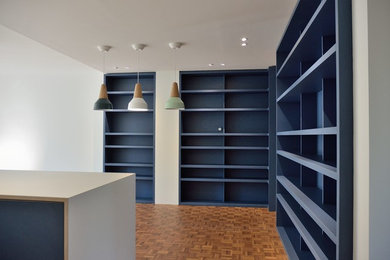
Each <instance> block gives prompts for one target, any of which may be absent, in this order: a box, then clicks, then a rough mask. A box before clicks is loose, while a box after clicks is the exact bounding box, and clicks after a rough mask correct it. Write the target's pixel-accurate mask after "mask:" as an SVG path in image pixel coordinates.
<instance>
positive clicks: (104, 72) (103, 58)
mask: <svg viewBox="0 0 390 260" xmlns="http://www.w3.org/2000/svg"><path fill="white" fill-rule="evenodd" d="M102 60H103V82H104V75H105V74H106V51H103V56H102Z"/></svg>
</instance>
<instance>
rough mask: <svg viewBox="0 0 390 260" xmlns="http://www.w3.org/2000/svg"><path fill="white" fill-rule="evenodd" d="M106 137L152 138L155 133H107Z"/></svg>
mask: <svg viewBox="0 0 390 260" xmlns="http://www.w3.org/2000/svg"><path fill="white" fill-rule="evenodd" d="M105 135H107V136H131V135H135V136H138V135H145V136H152V135H153V133H132V132H111V133H110V132H106V133H105Z"/></svg>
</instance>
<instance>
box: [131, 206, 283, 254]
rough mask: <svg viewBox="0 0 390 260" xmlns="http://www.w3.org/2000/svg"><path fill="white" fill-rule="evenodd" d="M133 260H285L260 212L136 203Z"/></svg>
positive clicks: (271, 220)
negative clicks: (134, 254)
mask: <svg viewBox="0 0 390 260" xmlns="http://www.w3.org/2000/svg"><path fill="white" fill-rule="evenodd" d="M136 207H137V208H136V214H137V233H136V240H137V242H136V249H137V260H142V259H163V260H170V259H186V260H206V259H225V260H227V259H242V260H257V259H262V260H263V259H264V260H276V259H278V260H279V259H282V260H287V259H288V258H287V256H286V253H285V251H284V248H283V245H282V242H281V240H280V239H279V236H278V232H277V230H276V225H275V218H276V216H275V213H274V212H268V210H267V209H264V208H238V207H206V206H175V205H153V204H137V206H136Z"/></svg>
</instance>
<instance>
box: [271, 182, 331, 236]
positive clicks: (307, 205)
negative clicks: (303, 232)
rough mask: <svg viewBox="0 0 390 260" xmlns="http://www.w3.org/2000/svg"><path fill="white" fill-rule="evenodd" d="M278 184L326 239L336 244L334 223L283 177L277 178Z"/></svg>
mask: <svg viewBox="0 0 390 260" xmlns="http://www.w3.org/2000/svg"><path fill="white" fill-rule="evenodd" d="M277 180H278V182H279V183H280V184H281V185H282V186H283V187H284V188H285V189H286V190H287V191H288V192H289V193H290V195H291V196H292V197H293V198H294V199H295V200H296V201H297V202H298V203H299V204H300V205H301V207H302V208H303V209H304V210H305V211H306V213H307V214H308V215H309V216H310V217H311V218H312V219H313V220H314V221H315V222H316V223H317V224H318V226H320V227H321V229H322V230H323V231H324V232H325V233H326V234H327V235H328V237H329V238H330V239H331V240H332V241H333V242H334V243H336V241H337V235H336V234H337V225H336V221H335V220H334V219H333V218H332V217H331V216H329V215H328V214H327V213H326V212H325V211H324V210H323V209H322V208H321V207H319V206H318V205H317V204H316V203H315V202H313V201H312V200H311V199H310V198H309V197H307V196H306V195H305V194H304V193H303V192H302V191H300V190H299V188H297V187H296V186H295V185H294V184H293V183H292V182H290V181H289V180H288V179H287V178H286V177H284V176H277Z"/></svg>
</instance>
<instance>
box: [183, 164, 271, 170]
mask: <svg viewBox="0 0 390 260" xmlns="http://www.w3.org/2000/svg"><path fill="white" fill-rule="evenodd" d="M181 167H182V168H200V169H254V170H256V169H261V170H268V166H262V165H226V164H221V165H219V164H182V165H181Z"/></svg>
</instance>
